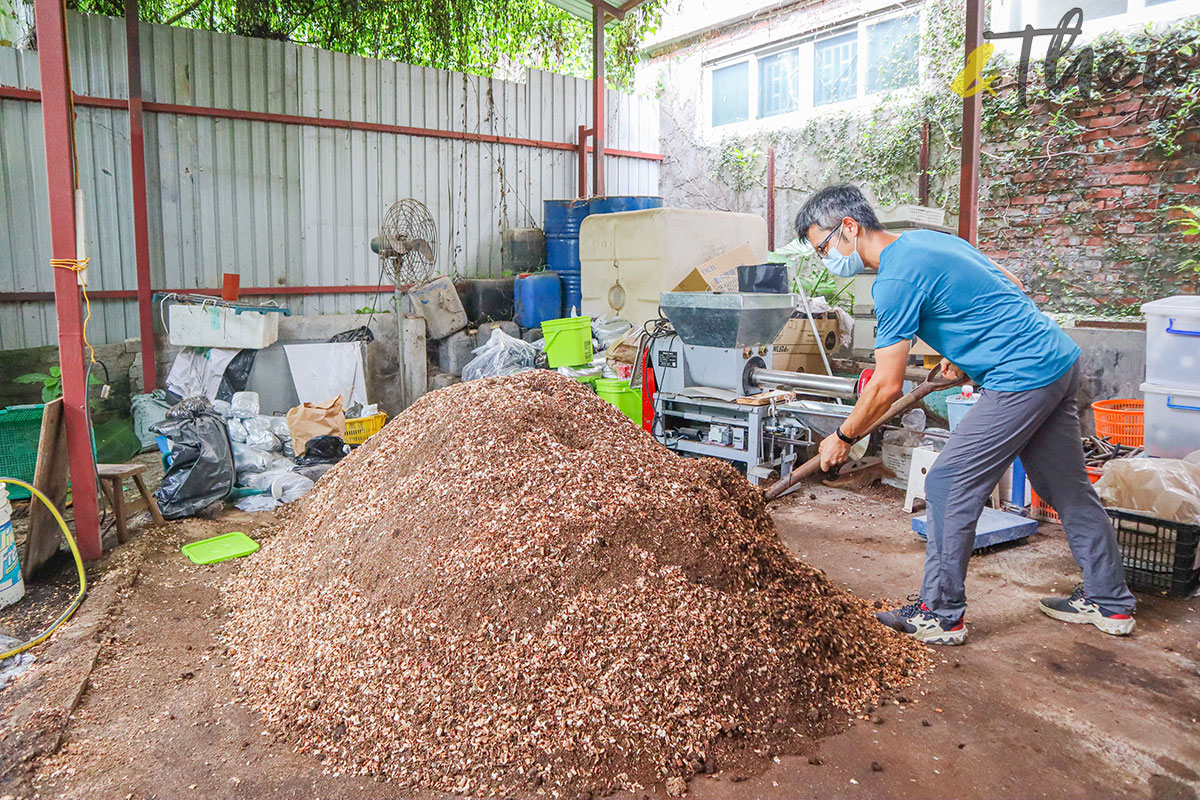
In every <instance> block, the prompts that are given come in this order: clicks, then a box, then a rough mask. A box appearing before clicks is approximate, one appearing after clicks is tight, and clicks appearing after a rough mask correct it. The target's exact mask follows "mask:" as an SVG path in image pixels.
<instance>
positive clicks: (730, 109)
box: [712, 61, 750, 128]
mask: <svg viewBox="0 0 1200 800" xmlns="http://www.w3.org/2000/svg"><path fill="white" fill-rule="evenodd" d="M747 119H750V62H749V61H743V62H742V63H740V64H733V65H732V66H728V67H721V68H720V69H715V70H713V73H712V124H713V127H714V128H715V127H717V126H718V125H728V124H729V123H731V122H743V121H745V120H747Z"/></svg>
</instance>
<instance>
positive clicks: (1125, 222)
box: [980, 87, 1200, 313]
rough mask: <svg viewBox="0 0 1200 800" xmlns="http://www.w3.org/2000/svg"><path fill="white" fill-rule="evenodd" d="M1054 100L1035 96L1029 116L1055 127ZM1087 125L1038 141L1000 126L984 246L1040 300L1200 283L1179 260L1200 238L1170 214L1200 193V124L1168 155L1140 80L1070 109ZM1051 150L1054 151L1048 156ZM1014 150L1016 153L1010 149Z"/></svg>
mask: <svg viewBox="0 0 1200 800" xmlns="http://www.w3.org/2000/svg"><path fill="white" fill-rule="evenodd" d="M1054 110H1055V109H1051V108H1047V107H1046V106H1045V105H1041V106H1034V107H1032V108H1031V111H1032V119H1031V120H1030V121H1027V122H1025V123H1024V125H1025V127H1026V128H1027V129H1028V128H1032V129H1033V130H1035V131H1036V130H1039V129H1040V130H1045V129H1048V127H1049V124H1050V115H1051V113H1053V111H1054ZM1067 111H1068V114H1069V117H1070V118H1071V119H1072V120H1074V121H1075V122H1076V123H1077V124H1078V125H1079V126H1080V127H1081V130H1079V131H1075V132H1073V134H1071V135H1067V136H1057V137H1051V136H1049V135H1043V136H1041V137H1040V138H1039V139H1038V140H1037V141H1036V145H1037V146H1036V148H1032V149H1035V150H1036V152H1037V156H1035V157H1031V156H1030V155H1029V152H1030V150H1031V148H1029V147H1028V146H1021V145H1018V144H1015V143H1013V142H1011V141H1006V140H1005V134H1006V132H1011V128H1006V127H1005V126H1003V125H1002V126H1001V127H1000V128H999V129H998V130H997V131H995V132H993V133H992V134H991V136H989V137H988V138H989V141H988V142H987V143H986V149H987V151H988V152H989V153H991V154H992V155H993V156H997V157H998V158H988V157H986V156H985V158H984V162H983V165H982V179H981V183H982V202H981V219H980V248H981V249H982V250H983V251H984V252H986V253H987V254H988V255H989V256H991V257H992V258H993V259H994V260H996V261H997V262H999V263H1001V264H1003V265H1004V266H1006V267H1008V268H1009V269H1011V270H1012V271H1013V272H1016V273H1017V274H1019V275H1021V276H1022V277H1023V278H1024V279H1025V280H1026V281H1027V283H1028V286H1029V289H1030V291H1031V293H1032V294H1033V295H1034V297H1035V299H1036V300H1037V301H1039V302H1043V303H1049V304H1050V305H1052V306H1053V307H1056V308H1060V309H1063V310H1071V311H1079V312H1083V313H1087V312H1095V311H1109V312H1112V311H1118V312H1119V311H1121V310H1122V309H1124V310H1126V311H1132V310H1133V309H1132V308H1131V307H1132V306H1136V305H1139V304H1140V303H1142V302H1144V301H1146V300H1151V299H1155V298H1157V297H1163V296H1166V295H1170V294H1177V293H1193V292H1196V291H1197V279H1196V274H1195V273H1194V272H1188V273H1180V272H1178V271H1177V270H1176V269H1175V265H1176V264H1178V263H1179V262H1180V261H1182V260H1183V259H1184V258H1185V256H1186V255H1187V253H1186V251H1187V249H1188V248H1189V247H1190V248H1192V249H1193V251H1194V250H1195V249H1196V248H1198V247H1200V242H1188V241H1186V240H1185V239H1184V238H1183V237H1182V236H1181V235H1180V233H1179V232H1178V231H1177V230H1175V229H1174V227H1173V226H1172V224H1171V222H1170V220H1171V219H1172V218H1175V217H1178V216H1179V212H1172V211H1168V208H1169V207H1170V206H1173V205H1179V204H1191V205H1200V179H1198V176H1200V132H1197V131H1195V130H1193V131H1191V132H1187V133H1184V134H1183V135H1182V136H1181V137H1180V140H1179V144H1180V145H1181V148H1180V150H1179V152H1178V153H1176V154H1175V155H1173V156H1172V157H1170V158H1163V157H1162V156H1161V155H1160V154H1159V153H1158V151H1156V149H1155V148H1154V147H1153V146H1152V142H1151V139H1150V137H1149V136H1148V135H1147V127H1148V125H1150V124H1153V122H1152V119H1148V117H1151V116H1152V115H1154V114H1156V113H1157V112H1156V110H1155V108H1154V107H1153V106H1152V105H1150V104H1149V103H1148V102H1147V98H1146V96H1145V93H1144V91H1143V90H1142V88H1141V87H1134V88H1133V89H1131V90H1129V91H1125V92H1122V93H1121V94H1119V95H1116V96H1114V97H1111V98H1109V99H1107V101H1103V102H1102V101H1101V100H1099V99H1098V98H1097V99H1094V100H1093V101H1092V102H1091V103H1087V102H1081V103H1078V104H1076V105H1075V106H1073V107H1069V108H1068V109H1067ZM1047 152H1049V153H1050V154H1052V157H1049V158H1047V157H1044V156H1045V154H1046V153H1047ZM1005 159H1009V160H1005Z"/></svg>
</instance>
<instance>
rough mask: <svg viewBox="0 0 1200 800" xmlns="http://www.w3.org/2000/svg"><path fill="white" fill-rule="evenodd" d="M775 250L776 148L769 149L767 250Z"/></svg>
mask: <svg viewBox="0 0 1200 800" xmlns="http://www.w3.org/2000/svg"><path fill="white" fill-rule="evenodd" d="M774 249H775V148H774V147H768V148H767V250H769V251H773V250H774Z"/></svg>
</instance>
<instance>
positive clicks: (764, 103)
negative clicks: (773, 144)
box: [758, 50, 800, 117]
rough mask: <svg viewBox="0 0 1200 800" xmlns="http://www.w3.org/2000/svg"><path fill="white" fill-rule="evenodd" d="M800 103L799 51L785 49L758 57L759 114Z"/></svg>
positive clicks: (786, 109) (781, 110)
mask: <svg viewBox="0 0 1200 800" xmlns="http://www.w3.org/2000/svg"><path fill="white" fill-rule="evenodd" d="M799 107H800V52H799V51H798V50H785V51H784V52H782V53H775V54H774V55H770V56H763V57H762V58H760V59H758V116H759V117H773V116H775V115H776V114H786V113H788V112H789V111H795V110H796V109H798V108H799Z"/></svg>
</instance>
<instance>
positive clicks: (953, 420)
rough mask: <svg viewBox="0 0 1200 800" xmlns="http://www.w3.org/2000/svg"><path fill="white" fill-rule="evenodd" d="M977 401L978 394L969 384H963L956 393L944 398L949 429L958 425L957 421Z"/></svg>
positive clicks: (958, 421) (960, 419)
mask: <svg viewBox="0 0 1200 800" xmlns="http://www.w3.org/2000/svg"><path fill="white" fill-rule="evenodd" d="M977 402H979V395H977V394H975V388H974V387H973V386H970V385H967V386H964V387H963V388H962V391H961V392H959V393H958V394H952V395H950V396H949V397H947V398H946V419H947V420H948V421H949V422H950V430H951V431H953V430H954V429H955V428H957V427H958V423H960V422H962V418H963V417H965V416H966V415H967V412H968V411H970V410H971V409H972V408H974V407H975V404H976V403H977Z"/></svg>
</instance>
